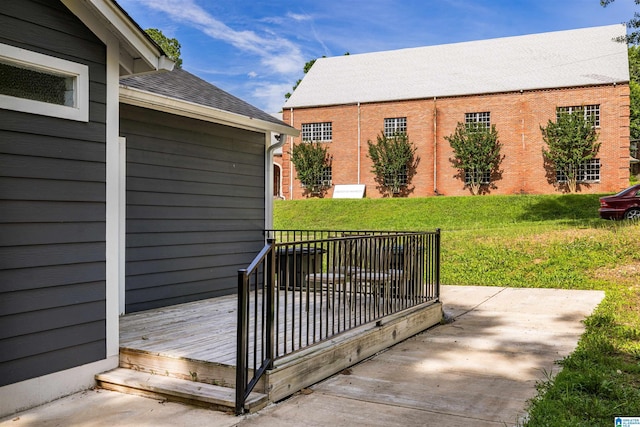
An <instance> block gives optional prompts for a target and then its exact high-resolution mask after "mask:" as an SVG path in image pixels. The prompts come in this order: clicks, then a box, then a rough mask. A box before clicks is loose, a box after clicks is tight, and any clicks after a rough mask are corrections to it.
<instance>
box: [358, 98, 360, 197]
mask: <svg viewBox="0 0 640 427" xmlns="http://www.w3.org/2000/svg"><path fill="white" fill-rule="evenodd" d="M360 144H361V141H360V102H358V184H360Z"/></svg>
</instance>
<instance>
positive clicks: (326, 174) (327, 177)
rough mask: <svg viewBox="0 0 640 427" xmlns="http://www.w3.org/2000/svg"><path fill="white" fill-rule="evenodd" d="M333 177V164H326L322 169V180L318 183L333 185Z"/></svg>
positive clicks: (325, 185) (324, 185) (326, 185)
mask: <svg viewBox="0 0 640 427" xmlns="http://www.w3.org/2000/svg"><path fill="white" fill-rule="evenodd" d="M332 178H333V174H332V170H331V166H325V167H324V169H322V177H321V178H320V182H318V184H319V185H322V186H323V187H331V181H332Z"/></svg>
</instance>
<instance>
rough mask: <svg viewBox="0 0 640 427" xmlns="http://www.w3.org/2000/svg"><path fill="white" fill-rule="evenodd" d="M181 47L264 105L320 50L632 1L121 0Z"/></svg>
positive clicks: (600, 11) (515, 26) (496, 32)
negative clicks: (602, 3) (178, 42)
mask: <svg viewBox="0 0 640 427" xmlns="http://www.w3.org/2000/svg"><path fill="white" fill-rule="evenodd" d="M118 3H119V4H120V5H121V6H122V7H123V8H124V9H125V10H126V11H127V12H128V13H129V15H130V16H131V17H132V18H133V19H134V20H136V22H138V24H139V25H140V26H141V27H142V28H145V29H146V28H158V29H160V30H162V31H163V33H164V34H165V35H167V36H168V37H175V38H177V39H178V40H179V41H180V44H181V45H182V59H183V68H184V69H185V70H187V71H189V72H191V73H193V74H195V75H197V76H199V77H200V78H202V79H204V80H206V81H208V82H210V83H212V84H214V85H216V86H218V87H219V88H221V89H223V90H225V91H227V92H229V93H231V94H233V95H235V96H237V97H239V98H241V99H243V100H245V101H247V102H249V103H250V104H253V105H254V106H256V107H258V108H261V109H262V110H264V111H267V112H269V113H274V112H278V111H280V109H281V108H282V105H283V104H284V101H285V100H284V94H285V93H287V92H289V91H291V88H292V86H293V84H294V83H295V82H296V80H297V79H299V78H302V77H303V75H304V74H303V71H302V69H303V67H304V64H305V63H306V62H307V61H309V60H310V59H314V58H318V57H321V56H323V55H324V56H338V55H343V54H344V53H345V52H349V53H351V54H357V53H365V52H376V51H382V50H391V49H402V48H407V47H416V46H430V45H437V44H446V43H456V42H463V41H471V40H481V39H489V38H496V37H508V36H517V35H523V34H533V33H542V32H548V31H559V30H569V29H576V28H584V27H593V26H598V25H609V24H618V23H621V22H626V21H628V20H629V19H630V18H632V16H633V13H634V12H635V11H637V10H640V7H638V6H636V5H635V3H634V1H633V0H616V1H615V2H614V3H612V4H610V5H609V6H608V7H606V8H603V7H602V6H600V2H599V0H491V1H487V0H289V1H286V2H285V1H279V0H253V1H244V0H118Z"/></svg>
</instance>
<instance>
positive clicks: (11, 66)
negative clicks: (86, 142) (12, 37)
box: [0, 43, 89, 122]
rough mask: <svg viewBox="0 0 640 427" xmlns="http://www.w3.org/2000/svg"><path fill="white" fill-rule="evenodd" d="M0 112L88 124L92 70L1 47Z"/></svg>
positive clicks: (62, 60) (54, 58)
mask: <svg viewBox="0 0 640 427" xmlns="http://www.w3.org/2000/svg"><path fill="white" fill-rule="evenodd" d="M0 108H4V109H7V110H14V111H21V112H25V113H32V114H40V115H44V116H52V117H59V118H63V119H69V120H78V121H83V122H87V121H89V67H87V66H86V65H84V64H78V63H76V62H71V61H67V60H64V59H60V58H56V57H53V56H49V55H43V54H40V53H37V52H32V51H30V50H26V49H21V48H18V47H15V46H9V45H6V44H2V43H0Z"/></svg>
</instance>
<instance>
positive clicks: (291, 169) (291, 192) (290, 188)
mask: <svg viewBox="0 0 640 427" xmlns="http://www.w3.org/2000/svg"><path fill="white" fill-rule="evenodd" d="M289 111H290V112H291V114H289V117H290V119H289V121H290V123H289V126H291V127H295V126H294V125H293V124H294V121H293V108H290V109H289ZM289 152H290V153H293V138H291V146H290V147H289ZM283 158H284V156H283ZM289 200H293V162H292V161H291V156H289Z"/></svg>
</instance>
